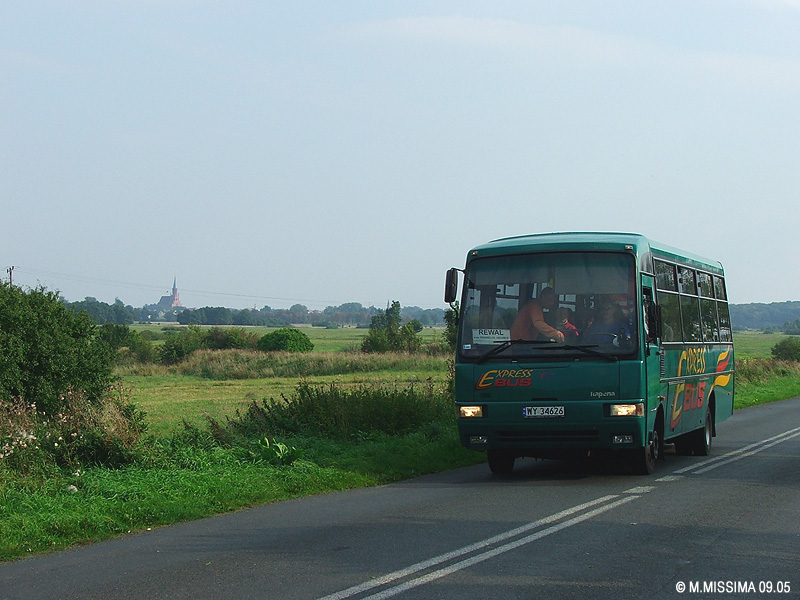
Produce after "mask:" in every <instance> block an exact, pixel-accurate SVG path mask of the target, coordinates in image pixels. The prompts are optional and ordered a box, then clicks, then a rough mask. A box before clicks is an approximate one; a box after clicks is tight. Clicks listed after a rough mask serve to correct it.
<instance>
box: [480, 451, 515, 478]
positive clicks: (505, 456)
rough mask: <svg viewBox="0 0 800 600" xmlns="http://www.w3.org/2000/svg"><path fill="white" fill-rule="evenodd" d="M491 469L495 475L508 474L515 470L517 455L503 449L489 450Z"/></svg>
mask: <svg viewBox="0 0 800 600" xmlns="http://www.w3.org/2000/svg"><path fill="white" fill-rule="evenodd" d="M486 457H487V458H488V459H489V469H490V470H491V472H492V473H494V474H495V475H508V474H509V473H511V471H513V470H514V461H515V460H516V456H514V455H513V454H511V453H509V452H505V451H503V450H487V452H486Z"/></svg>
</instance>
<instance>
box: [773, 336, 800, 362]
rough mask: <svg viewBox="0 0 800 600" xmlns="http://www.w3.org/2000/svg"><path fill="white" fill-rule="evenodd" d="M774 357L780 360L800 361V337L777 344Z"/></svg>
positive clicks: (774, 348) (789, 338)
mask: <svg viewBox="0 0 800 600" xmlns="http://www.w3.org/2000/svg"><path fill="white" fill-rule="evenodd" d="M772 356H774V357H775V358H778V359H780V360H796V361H800V337H788V338H786V339H784V340H781V341H780V342H778V343H777V344H775V345H774V346H773V347H772Z"/></svg>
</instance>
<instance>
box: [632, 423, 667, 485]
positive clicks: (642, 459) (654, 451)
mask: <svg viewBox="0 0 800 600" xmlns="http://www.w3.org/2000/svg"><path fill="white" fill-rule="evenodd" d="M663 457H664V439H663V438H662V436H661V427H660V422H657V423H656V426H655V427H654V428H653V435H652V438H651V440H650V443H649V444H648V445H646V446H645V447H644V448H641V449H639V450H633V451H632V454H631V463H632V466H633V472H634V473H636V474H637V475H650V474H651V473H652V472H653V471H655V470H656V461H658V460H661V459H662V458H663Z"/></svg>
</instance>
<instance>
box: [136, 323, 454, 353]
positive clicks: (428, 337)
mask: <svg viewBox="0 0 800 600" xmlns="http://www.w3.org/2000/svg"><path fill="white" fill-rule="evenodd" d="M182 327H184V326H182V325H178V324H177V323H156V324H145V325H141V324H136V325H131V329H133V330H134V331H138V332H143V331H152V332H155V333H157V334H163V333H168V332H170V331H176V330H180V329H181V328H182ZM204 327H210V326H204ZM243 329H245V330H247V331H252V332H254V333H255V334H256V335H258V336H262V335H264V334H266V333H269V332H271V331H275V330H276V329H278V328H277V327H243ZM299 329H300V331H302V332H303V333H305V334H306V335H307V336H308V338H309V339H310V340H311V342H312V343H313V344H314V352H344V351H349V350H353V351H355V350H358V349H359V348H360V347H361V342H362V341H363V339H364V337H366V335H367V333H368V331H369V330H368V329H359V328H357V327H339V328H336V329H326V328H324V327H305V326H303V327H299ZM443 331H444V329H443V328H441V327H426V328H424V329H423V330H422V331H421V332H420V333H419V337H420V339H422V342H423V343H427V342H431V341H433V340H436V339H438V338H440V337H441V335H442V332H443Z"/></svg>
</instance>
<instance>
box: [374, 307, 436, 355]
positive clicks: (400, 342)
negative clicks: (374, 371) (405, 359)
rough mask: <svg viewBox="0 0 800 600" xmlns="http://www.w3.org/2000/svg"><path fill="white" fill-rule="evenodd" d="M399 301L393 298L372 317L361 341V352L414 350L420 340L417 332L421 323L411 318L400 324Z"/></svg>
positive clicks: (417, 348)
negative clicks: (389, 304) (387, 305)
mask: <svg viewBox="0 0 800 600" xmlns="http://www.w3.org/2000/svg"><path fill="white" fill-rule="evenodd" d="M401 322H402V319H401V317H400V303H399V302H398V301H397V300H394V301H393V302H392V304H391V306H389V307H387V308H386V310H385V311H383V310H381V311H378V314H376V315H375V316H373V317H372V323H371V324H370V326H369V333H368V334H367V336H366V337H365V338H364V341H363V342H362V343H361V351H362V352H402V351H405V352H416V351H417V350H419V348H420V345H421V341H420V339H419V337H418V336H417V334H418V333H419V332H420V331H422V324H421V323H420V322H419V321H418V320H416V319H413V320H411V321H409V322H408V323H406V324H405V325H401Z"/></svg>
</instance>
